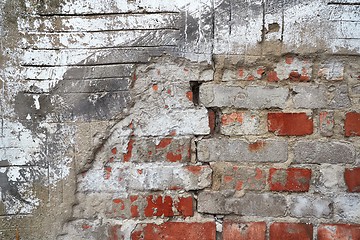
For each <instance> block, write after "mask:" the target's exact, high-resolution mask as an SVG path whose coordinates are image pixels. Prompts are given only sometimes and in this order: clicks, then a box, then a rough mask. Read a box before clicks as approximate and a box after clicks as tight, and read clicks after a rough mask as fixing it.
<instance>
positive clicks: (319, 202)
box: [290, 196, 332, 218]
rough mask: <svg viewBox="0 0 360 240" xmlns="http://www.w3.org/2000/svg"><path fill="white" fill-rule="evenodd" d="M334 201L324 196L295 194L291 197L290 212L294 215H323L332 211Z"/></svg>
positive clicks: (328, 215) (326, 216) (325, 215)
mask: <svg viewBox="0 0 360 240" xmlns="http://www.w3.org/2000/svg"><path fill="white" fill-rule="evenodd" d="M331 205H332V201H331V200H330V199H329V198H326V197H322V196H295V197H291V198H290V214H291V216H293V217H318V218H320V217H323V218H328V217H330V215H331V213H332V209H331Z"/></svg>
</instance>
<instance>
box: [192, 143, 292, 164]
mask: <svg viewBox="0 0 360 240" xmlns="http://www.w3.org/2000/svg"><path fill="white" fill-rule="evenodd" d="M287 148H288V143H287V141H285V140H273V139H267V140H258V141H257V142H252V143H249V142H247V141H245V140H241V139H228V138H213V139H202V140H200V141H199V142H198V147H197V149H198V159H199V161H201V162H217V161H226V162H285V161H286V160H287V155H288V152H287ZM274 149H276V151H274Z"/></svg>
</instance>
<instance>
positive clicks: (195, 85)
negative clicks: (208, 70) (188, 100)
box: [190, 81, 202, 106]
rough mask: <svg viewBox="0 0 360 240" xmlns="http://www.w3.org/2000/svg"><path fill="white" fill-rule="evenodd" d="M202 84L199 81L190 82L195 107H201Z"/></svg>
mask: <svg viewBox="0 0 360 240" xmlns="http://www.w3.org/2000/svg"><path fill="white" fill-rule="evenodd" d="M201 84H202V82H198V81H190V87H191V91H192V94H193V97H192V101H193V103H194V105H195V106H199V104H200V85H201Z"/></svg>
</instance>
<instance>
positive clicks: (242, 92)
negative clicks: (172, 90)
mask: <svg viewBox="0 0 360 240" xmlns="http://www.w3.org/2000/svg"><path fill="white" fill-rule="evenodd" d="M288 93H289V90H288V89H287V88H283V87H263V86H249V87H246V88H241V87H236V86H226V85H220V84H211V83H208V84H203V85H201V87H200V102H201V103H202V104H204V105H205V106H206V107H230V106H232V107H235V108H251V109H264V108H284V107H285V105H286V99H287V97H288Z"/></svg>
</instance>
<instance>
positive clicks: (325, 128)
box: [319, 112, 335, 137]
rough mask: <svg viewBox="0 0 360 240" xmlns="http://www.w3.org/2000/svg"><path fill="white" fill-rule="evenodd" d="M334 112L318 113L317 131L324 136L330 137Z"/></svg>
mask: <svg viewBox="0 0 360 240" xmlns="http://www.w3.org/2000/svg"><path fill="white" fill-rule="evenodd" d="M334 124H335V122H334V112H320V113H319V131H320V134H321V135H322V136H324V137H331V136H332V135H333V134H334Z"/></svg>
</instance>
